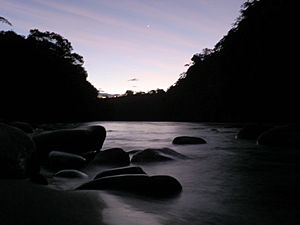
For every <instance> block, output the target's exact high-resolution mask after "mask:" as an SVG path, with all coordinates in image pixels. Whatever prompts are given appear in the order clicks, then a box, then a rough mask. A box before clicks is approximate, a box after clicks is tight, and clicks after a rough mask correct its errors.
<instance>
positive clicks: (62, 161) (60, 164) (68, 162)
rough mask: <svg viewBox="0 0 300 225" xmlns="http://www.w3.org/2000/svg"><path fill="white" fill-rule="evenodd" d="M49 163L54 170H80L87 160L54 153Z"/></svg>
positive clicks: (65, 153)
mask: <svg viewBox="0 0 300 225" xmlns="http://www.w3.org/2000/svg"><path fill="white" fill-rule="evenodd" d="M48 162H49V166H50V167H51V168H52V169H58V170H60V169H79V168H81V167H83V166H84V165H85V163H86V159H85V158H83V157H82V156H80V155H76V154H72V153H67V152H57V151H52V152H50V153H49V157H48Z"/></svg>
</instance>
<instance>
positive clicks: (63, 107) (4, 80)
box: [0, 30, 98, 121]
mask: <svg viewBox="0 0 300 225" xmlns="http://www.w3.org/2000/svg"><path fill="white" fill-rule="evenodd" d="M0 49H1V54H0V68H1V74H0V103H1V109H2V110H1V112H0V117H3V118H8V119H19V120H20V119H22V120H30V121H74V120H76V121H78V120H90V119H91V117H92V116H94V115H95V114H96V112H97V110H98V109H97V104H98V103H97V100H98V98H97V96H98V91H97V89H96V88H95V87H93V86H92V85H91V84H90V83H89V82H88V81H87V80H86V78H87V72H86V70H85V69H84V67H83V58H82V56H80V55H78V54H76V53H73V52H72V50H73V48H72V45H71V43H70V42H69V41H68V40H67V39H65V38H63V37H62V36H60V35H59V34H56V33H53V32H40V31H38V30H31V31H30V34H29V35H28V37H23V36H20V35H18V34H16V33H14V32H13V31H7V32H3V31H2V32H0Z"/></svg>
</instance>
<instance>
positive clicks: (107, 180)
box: [77, 174, 182, 197]
mask: <svg viewBox="0 0 300 225" xmlns="http://www.w3.org/2000/svg"><path fill="white" fill-rule="evenodd" d="M77 189H78V190H118V191H126V192H131V193H134V194H141V195H145V196H151V197H169V196H173V195H175V194H179V193H180V192H181V191H182V186H181V184H180V183H179V181H178V180H177V179H175V178H174V177H171V176H167V175H157V176H147V175H142V174H139V175H137V174H135V175H118V176H109V177H103V178H99V179H96V180H93V181H90V182H88V183H85V184H82V185H80V186H79V187H78V188H77Z"/></svg>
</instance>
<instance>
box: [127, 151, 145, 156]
mask: <svg viewBox="0 0 300 225" xmlns="http://www.w3.org/2000/svg"><path fill="white" fill-rule="evenodd" d="M141 151H143V150H131V151H128V154H129V155H134V154H136V153H138V152H141Z"/></svg>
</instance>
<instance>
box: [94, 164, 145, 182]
mask: <svg viewBox="0 0 300 225" xmlns="http://www.w3.org/2000/svg"><path fill="white" fill-rule="evenodd" d="M124 174H146V173H145V171H144V170H143V169H142V168H141V167H138V166H128V167H120V168H115V169H110V170H105V171H103V172H100V173H99V174H97V176H96V177H95V178H94V179H99V178H102V177H107V176H116V175H124Z"/></svg>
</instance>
